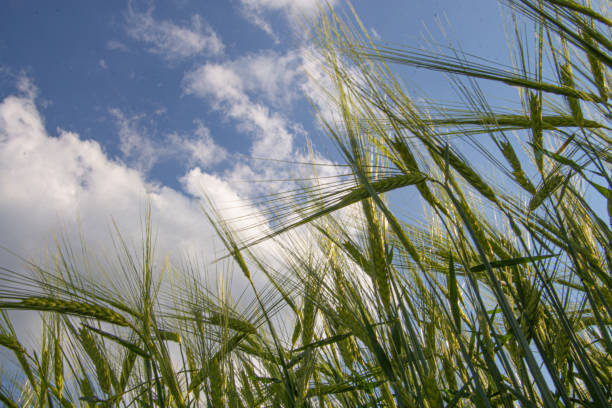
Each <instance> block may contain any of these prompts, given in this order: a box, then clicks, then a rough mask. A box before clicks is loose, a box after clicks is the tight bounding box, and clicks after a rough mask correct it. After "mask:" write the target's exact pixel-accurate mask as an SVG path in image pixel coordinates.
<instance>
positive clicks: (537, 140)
mask: <svg viewBox="0 0 612 408" xmlns="http://www.w3.org/2000/svg"><path fill="white" fill-rule="evenodd" d="M529 116H530V118H531V144H532V145H533V150H534V156H535V160H536V165H537V166H538V170H540V173H542V172H543V171H544V157H543V156H542V153H541V152H540V149H542V146H543V143H544V137H543V134H542V101H540V98H539V97H538V95H536V94H535V93H533V92H530V93H529Z"/></svg>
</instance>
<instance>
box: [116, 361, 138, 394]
mask: <svg viewBox="0 0 612 408" xmlns="http://www.w3.org/2000/svg"><path fill="white" fill-rule="evenodd" d="M137 357H138V354H136V353H134V352H132V351H128V352H127V354H126V356H125V357H124V359H123V363H122V364H121V374H120V376H119V391H120V392H123V391H124V390H125V387H126V386H127V384H128V381H129V380H130V376H131V374H132V369H133V368H134V364H135V363H136V358H137Z"/></svg>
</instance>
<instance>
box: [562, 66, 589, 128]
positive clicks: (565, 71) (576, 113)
mask: <svg viewBox="0 0 612 408" xmlns="http://www.w3.org/2000/svg"><path fill="white" fill-rule="evenodd" d="M561 82H562V83H563V85H565V86H566V87H568V88H572V89H574V77H573V75H572V67H571V65H570V64H569V63H567V64H564V65H562V66H561ZM566 100H567V104H568V105H569V107H570V111H571V112H572V116H573V117H574V119H575V120H576V122H577V124H578V126H582V123H583V122H584V116H583V114H582V109H581V108H580V102H579V101H578V98H576V97H573V96H567V97H566Z"/></svg>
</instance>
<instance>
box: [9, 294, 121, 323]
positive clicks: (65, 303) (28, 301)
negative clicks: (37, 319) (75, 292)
mask: <svg viewBox="0 0 612 408" xmlns="http://www.w3.org/2000/svg"><path fill="white" fill-rule="evenodd" d="M0 309H24V310H37V311H42V312H57V313H60V314H65V315H66V314H71V315H76V316H83V317H90V318H92V319H97V320H101V321H105V322H108V323H113V324H116V325H118V326H129V322H128V321H127V320H126V319H125V318H124V317H123V316H122V315H120V314H119V313H117V312H115V311H113V310H111V309H109V308H107V307H104V306H100V305H96V304H92V303H86V302H77V301H72V300H63V299H56V298H50V297H40V296H33V297H29V298H25V299H23V300H21V301H20V302H0Z"/></svg>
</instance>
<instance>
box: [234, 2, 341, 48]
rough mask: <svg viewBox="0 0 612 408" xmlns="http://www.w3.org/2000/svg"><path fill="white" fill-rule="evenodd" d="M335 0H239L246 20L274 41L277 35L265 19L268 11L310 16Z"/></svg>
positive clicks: (294, 16)
mask: <svg viewBox="0 0 612 408" xmlns="http://www.w3.org/2000/svg"><path fill="white" fill-rule="evenodd" d="M336 2H337V1H336V0H326V1H325V0H323V1H322V0H240V3H241V5H242V12H243V14H244V16H245V17H246V19H247V20H249V21H250V22H251V23H252V24H254V25H256V26H257V27H259V28H261V29H262V30H263V31H265V32H266V33H267V34H269V35H270V36H271V37H272V38H273V39H274V40H275V41H276V42H278V41H279V38H278V35H276V33H275V32H274V30H273V29H272V26H271V25H270V23H269V22H268V21H267V20H266V18H265V14H266V13H269V12H283V13H284V14H285V15H286V16H287V17H288V18H290V19H296V18H299V17H306V18H311V17H313V16H314V15H315V14H316V13H318V12H319V10H320V9H321V8H323V9H324V8H325V7H327V5H328V4H329V5H333V4H335V3H336Z"/></svg>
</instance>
